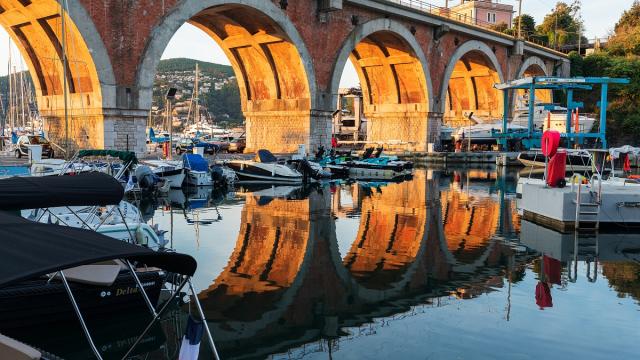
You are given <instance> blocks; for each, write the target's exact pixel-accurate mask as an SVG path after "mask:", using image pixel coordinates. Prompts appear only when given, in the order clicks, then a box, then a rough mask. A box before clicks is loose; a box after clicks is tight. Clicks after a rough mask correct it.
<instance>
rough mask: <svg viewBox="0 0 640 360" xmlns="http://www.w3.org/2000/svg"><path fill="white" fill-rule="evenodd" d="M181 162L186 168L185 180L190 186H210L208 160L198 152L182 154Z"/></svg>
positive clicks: (211, 182)
mask: <svg viewBox="0 0 640 360" xmlns="http://www.w3.org/2000/svg"><path fill="white" fill-rule="evenodd" d="M182 163H183V165H184V169H185V170H186V177H185V182H186V183H187V184H188V185H191V186H211V185H213V180H212V179H211V170H210V169H209V162H208V161H207V160H206V159H205V158H203V157H202V155H200V154H184V155H182Z"/></svg>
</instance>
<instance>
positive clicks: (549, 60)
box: [0, 0, 568, 152]
mask: <svg viewBox="0 0 640 360" xmlns="http://www.w3.org/2000/svg"><path fill="white" fill-rule="evenodd" d="M61 3H67V4H68V12H65V11H63V10H61V5H60V4H61ZM400 3H401V2H399V1H397V0H396V1H391V0H331V1H328V0H291V1H286V0H100V1H98V0H65V1H62V0H0V25H2V26H3V27H4V28H5V29H6V30H7V31H8V33H9V34H10V36H11V37H12V39H13V40H14V41H15V42H16V43H17V44H18V46H19V48H20V50H21V52H22V55H23V57H24V58H25V60H26V63H27V65H28V68H29V70H30V72H31V74H32V78H33V79H34V83H35V87H36V93H37V101H38V106H39V108H40V112H41V114H42V115H43V116H44V117H45V119H46V120H47V121H46V125H45V131H48V132H49V134H50V137H52V138H53V139H54V140H55V139H59V138H60V137H61V136H62V134H63V133H64V132H65V130H64V129H65V126H68V129H69V130H68V131H69V133H70V134H71V138H72V139H73V140H74V145H75V146H76V147H96V148H118V149H124V148H125V147H128V148H129V149H131V150H135V151H136V152H143V151H144V148H145V119H146V116H147V113H148V110H149V109H150V107H151V105H152V104H151V102H152V88H153V83H154V77H155V73H156V66H157V65H158V62H159V61H160V57H161V55H162V53H163V51H164V49H165V48H166V46H167V44H168V43H169V41H170V40H171V38H172V36H173V35H174V33H175V32H176V31H177V30H178V28H179V27H180V26H182V25H183V24H184V23H186V22H188V23H191V24H193V25H195V26H197V27H198V28H200V29H202V30H203V31H205V32H206V33H207V34H209V35H210V36H211V37H212V38H213V39H214V40H215V41H216V42H217V43H218V44H219V45H220V46H221V47H222V49H223V50H224V52H225V53H226V55H227V56H228V58H229V60H230V62H231V64H232V66H233V69H234V71H235V74H236V76H237V78H238V83H239V87H240V94H241V98H242V101H241V103H242V110H243V111H244V115H245V117H246V124H247V144H248V150H249V151H251V150H255V149H257V148H261V147H265V148H269V149H271V150H273V151H283V152H288V151H292V150H294V149H296V148H297V144H307V146H308V149H311V150H313V149H314V148H315V147H317V146H318V145H321V144H323V145H328V144H329V142H330V136H331V116H332V112H333V111H334V107H335V105H334V104H335V103H336V101H335V97H336V96H337V93H338V86H339V82H340V77H341V74H342V72H343V69H344V66H345V64H346V62H347V61H351V62H352V63H353V64H354V66H355V68H356V71H357V73H358V75H359V78H360V82H361V84H362V89H363V95H364V104H365V111H364V112H365V116H366V117H367V118H368V120H369V124H368V140H369V141H371V142H391V143H397V144H399V145H398V146H402V147H403V148H405V149H415V150H424V149H425V148H426V146H427V144H428V143H429V142H435V141H437V140H438V136H439V133H440V132H439V128H440V125H441V124H442V123H443V120H444V121H445V122H451V123H454V124H455V122H456V121H460V119H462V118H463V116H464V114H465V113H466V112H469V111H474V113H476V114H477V115H478V116H481V117H487V118H489V117H495V116H499V115H500V114H501V113H502V111H503V110H502V109H503V107H502V97H501V96H500V94H498V92H497V91H496V90H494V89H493V87H492V86H493V84H494V83H495V82H499V81H505V80H509V79H514V78H517V77H521V76H524V75H534V74H535V75H542V74H547V75H552V74H560V75H563V74H567V72H568V61H567V59H566V57H565V56H564V55H563V54H560V53H556V52H554V51H552V50H550V49H546V48H543V47H540V46H538V45H534V44H531V43H527V42H523V41H518V40H516V39H514V38H512V37H510V36H507V35H503V34H500V33H497V32H493V31H491V30H487V29H483V28H480V27H477V26H472V25H467V24H464V23H461V22H457V21H455V20H454V19H450V18H445V17H441V16H438V15H435V14H432V13H429V12H428V11H425V10H424V9H415V8H411V7H408V6H405V5H402V4H400ZM402 3H403V4H406V3H407V2H406V1H405V2H402ZM411 3H412V4H413V3H416V4H422V3H421V2H420V1H412V2H411ZM61 14H64V16H63V15H61ZM63 26H64V30H63ZM63 34H64V36H63ZM63 37H64V39H63ZM63 40H66V41H63ZM64 44H66V52H65V51H63V45H64ZM194 46H199V45H198V44H194ZM64 53H66V54H67V61H66V69H64V68H63V67H64V66H63V64H64V63H65V62H64V61H62V60H61V59H63V58H64V56H63V54H64ZM65 74H66V75H65ZM65 86H66V88H67V89H68V91H66V92H65V91H64V89H65ZM65 93H68V94H69V96H68V99H67V100H65V97H64V96H63V95H64V94H65ZM65 102H66V103H67V105H68V106H67V109H68V119H69V120H68V121H64V119H65V116H64V109H65Z"/></svg>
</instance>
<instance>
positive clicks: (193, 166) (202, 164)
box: [182, 154, 209, 171]
mask: <svg viewBox="0 0 640 360" xmlns="http://www.w3.org/2000/svg"><path fill="white" fill-rule="evenodd" d="M182 162H183V163H184V167H185V169H189V170H193V171H209V163H208V162H207V160H206V159H205V158H203V157H202V155H199V154H184V155H182Z"/></svg>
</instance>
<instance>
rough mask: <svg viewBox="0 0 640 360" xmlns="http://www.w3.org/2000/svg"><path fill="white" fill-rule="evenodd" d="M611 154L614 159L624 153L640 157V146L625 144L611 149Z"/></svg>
mask: <svg viewBox="0 0 640 360" xmlns="http://www.w3.org/2000/svg"><path fill="white" fill-rule="evenodd" d="M609 154H611V157H612V158H614V159H618V158H619V157H620V155H622V154H630V155H633V156H634V157H638V156H640V148H637V147H633V146H630V145H625V146H622V147H618V148H611V149H609Z"/></svg>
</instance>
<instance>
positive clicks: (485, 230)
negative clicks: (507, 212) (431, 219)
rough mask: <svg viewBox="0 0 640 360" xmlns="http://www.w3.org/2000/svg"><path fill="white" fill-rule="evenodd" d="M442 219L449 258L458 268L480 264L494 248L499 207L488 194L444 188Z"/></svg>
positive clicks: (466, 269)
mask: <svg viewBox="0 0 640 360" xmlns="http://www.w3.org/2000/svg"><path fill="white" fill-rule="evenodd" d="M442 200H443V202H444V204H443V205H444V206H443V208H442V221H443V231H444V234H443V235H444V238H443V240H444V241H446V247H443V249H447V250H448V252H449V255H448V256H447V257H448V258H449V261H452V264H455V266H454V269H455V270H458V271H465V272H466V271H473V269H475V268H476V267H479V266H482V265H483V264H484V262H485V260H486V259H487V257H488V256H489V254H490V253H491V250H492V249H493V244H494V243H495V236H494V235H495V232H496V229H497V225H498V223H499V221H500V206H499V204H498V203H496V202H495V201H493V200H492V199H491V198H490V197H484V198H480V197H476V196H474V195H468V194H466V193H462V192H458V191H443V193H442Z"/></svg>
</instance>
